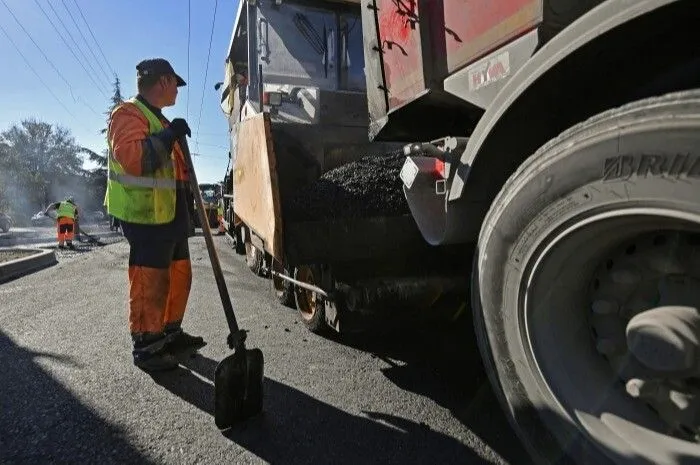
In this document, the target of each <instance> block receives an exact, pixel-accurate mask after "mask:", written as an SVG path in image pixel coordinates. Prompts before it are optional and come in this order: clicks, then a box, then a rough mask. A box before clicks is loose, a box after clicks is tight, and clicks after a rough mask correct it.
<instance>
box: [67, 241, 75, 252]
mask: <svg viewBox="0 0 700 465" xmlns="http://www.w3.org/2000/svg"><path fill="white" fill-rule="evenodd" d="M68 248H69V249H71V250H75V246H74V245H73V243H72V242H68Z"/></svg>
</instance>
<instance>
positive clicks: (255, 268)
mask: <svg viewBox="0 0 700 465" xmlns="http://www.w3.org/2000/svg"><path fill="white" fill-rule="evenodd" d="M245 252H246V253H245V262H246V265H248V268H250V271H252V272H253V274H255V275H257V276H262V275H263V253H262V251H260V250H259V249H258V248H257V247H255V246H254V245H253V244H251V243H250V242H246V243H245Z"/></svg>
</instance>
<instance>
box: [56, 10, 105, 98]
mask: <svg viewBox="0 0 700 465" xmlns="http://www.w3.org/2000/svg"><path fill="white" fill-rule="evenodd" d="M46 3H47V4H48V5H49V8H51V11H53V14H54V16H56V18H57V19H58V22H59V23H61V26H63V29H65V30H66V32H67V33H68V37H70V40H71V41H72V42H73V45H75V48H77V49H78V52H80V55H81V56H82V57H83V60H85V62H86V63H87V65H88V67H89V68H90V69H91V70H92V72H93V74H94V75H95V77H97V79H99V74H98V73H97V71H95V68H93V67H92V64H91V63H90V60H88V58H87V56H85V52H83V49H82V48H80V45H78V42H76V40H75V39H74V38H73V34H71V33H70V29H68V27H67V26H66V24H65V23H64V22H63V20H62V19H61V15H59V14H58V11H56V9H55V8H54V7H53V5H52V4H51V2H46ZM111 85H112V84H111V82H110V83H109V86H108V87H107V88H108V89H109V88H110V87H111Z"/></svg>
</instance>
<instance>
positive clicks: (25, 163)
mask: <svg viewBox="0 0 700 465" xmlns="http://www.w3.org/2000/svg"><path fill="white" fill-rule="evenodd" d="M122 101H123V98H122V95H121V89H120V82H119V78H117V77H116V76H115V81H114V94H113V95H112V98H111V99H110V107H109V110H108V112H107V113H106V114H107V123H108V124H109V115H111V113H112V110H113V109H114V108H115V107H116V106H117V105H119V103H121V102H122ZM100 133H101V134H105V135H106V133H107V128H104V129H102V130H101V131H100ZM105 142H106V141H105ZM107 156H108V152H107V149H105V150H104V151H103V152H102V153H101V154H98V153H96V152H94V151H92V150H90V149H88V148H86V147H81V146H80V145H78V144H77V143H76V141H75V139H74V138H73V136H72V135H71V133H70V131H69V130H68V129H66V128H62V127H59V126H56V125H52V124H49V123H46V122H42V121H38V120H36V119H34V118H30V119H27V120H24V121H22V122H21V123H20V124H16V125H13V126H12V127H10V128H9V129H7V130H5V131H3V132H0V211H4V212H8V213H10V214H11V215H13V217H14V219H15V221H16V222H17V223H18V224H23V223H27V222H28V220H29V218H30V217H31V216H32V215H33V214H34V213H36V212H37V211H39V210H41V209H44V208H45V207H46V205H48V204H49V203H52V202H56V201H58V200H62V199H63V198H64V197H65V196H66V195H69V194H70V195H73V196H74V197H75V198H76V201H77V203H78V205H79V206H80V207H82V208H83V209H84V210H97V209H101V208H102V203H103V200H104V195H105V190H106V185H107ZM86 158H87V159H88V160H90V161H92V162H94V163H96V165H97V166H96V167H95V168H93V169H90V170H85V169H83V162H84V160H85V159H86Z"/></svg>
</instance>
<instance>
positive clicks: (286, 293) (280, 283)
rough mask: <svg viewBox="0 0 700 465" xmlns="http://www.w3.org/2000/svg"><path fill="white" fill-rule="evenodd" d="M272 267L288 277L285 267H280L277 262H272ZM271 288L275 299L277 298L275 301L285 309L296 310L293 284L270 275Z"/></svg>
mask: <svg viewBox="0 0 700 465" xmlns="http://www.w3.org/2000/svg"><path fill="white" fill-rule="evenodd" d="M272 266H273V267H274V269H275V270H276V271H279V272H284V273H285V274H286V275H288V276H289V274H290V273H289V270H288V269H287V268H286V267H282V266H281V265H280V264H279V263H278V262H277V261H275V260H273V265H272ZM272 286H273V288H274V290H275V297H277V301H278V302H279V303H280V304H282V305H284V306H285V307H289V308H296V300H295V298H294V284H292V283H290V282H289V281H287V280H284V279H281V278H278V277H276V276H275V275H272Z"/></svg>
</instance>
